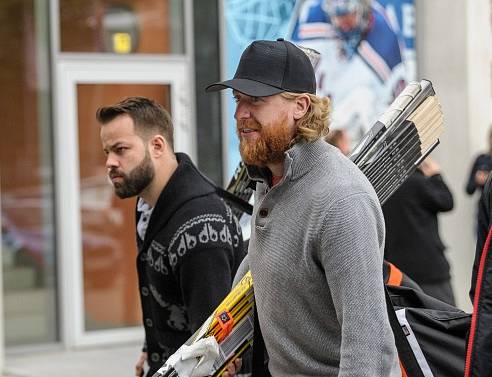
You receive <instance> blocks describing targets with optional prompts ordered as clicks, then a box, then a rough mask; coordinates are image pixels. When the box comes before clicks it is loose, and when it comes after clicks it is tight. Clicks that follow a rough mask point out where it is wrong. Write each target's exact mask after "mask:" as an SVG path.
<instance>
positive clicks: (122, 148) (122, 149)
mask: <svg viewBox="0 0 492 377" xmlns="http://www.w3.org/2000/svg"><path fill="white" fill-rule="evenodd" d="M125 149H126V148H125V147H118V148H116V153H118V154H121V153H123V152H124V151H125Z"/></svg>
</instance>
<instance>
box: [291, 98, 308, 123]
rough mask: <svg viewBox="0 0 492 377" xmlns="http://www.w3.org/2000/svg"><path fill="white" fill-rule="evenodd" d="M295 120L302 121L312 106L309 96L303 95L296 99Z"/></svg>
mask: <svg viewBox="0 0 492 377" xmlns="http://www.w3.org/2000/svg"><path fill="white" fill-rule="evenodd" d="M295 105H296V107H295V109H294V119H295V120H299V119H301V118H302V117H303V116H304V115H305V114H306V113H307V111H308V109H309V106H310V105H311V98H309V96H308V95H307V94H301V95H300V96H297V97H296V99H295Z"/></svg>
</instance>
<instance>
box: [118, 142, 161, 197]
mask: <svg viewBox="0 0 492 377" xmlns="http://www.w3.org/2000/svg"><path fill="white" fill-rule="evenodd" d="M111 174H117V175H119V176H121V177H122V178H123V182H121V183H120V182H116V183H114V192H115V194H116V195H117V196H118V197H119V198H120V199H126V198H130V197H132V196H135V195H139V194H140V193H141V192H142V191H143V190H144V189H145V188H146V187H147V186H148V185H149V184H150V183H151V182H152V180H153V179H154V175H155V171H154V167H153V166H152V161H151V160H150V155H149V153H148V152H147V151H146V153H145V157H144V159H143V160H142V162H141V163H140V164H138V165H137V166H136V167H135V168H134V169H133V170H132V171H131V172H130V173H129V174H124V173H123V172H120V171H117V170H115V171H111V172H110V176H111Z"/></svg>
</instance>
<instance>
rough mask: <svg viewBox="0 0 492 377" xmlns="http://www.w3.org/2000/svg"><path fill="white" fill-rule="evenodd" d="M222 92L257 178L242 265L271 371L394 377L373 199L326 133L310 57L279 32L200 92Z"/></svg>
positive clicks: (325, 109)
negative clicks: (230, 98)
mask: <svg viewBox="0 0 492 377" xmlns="http://www.w3.org/2000/svg"><path fill="white" fill-rule="evenodd" d="M226 88H231V89H233V95H234V97H235V99H236V111H235V114H234V117H235V119H236V122H237V134H238V137H239V139H240V152H241V156H242V159H243V161H244V162H245V163H246V164H247V165H248V173H249V175H250V176H251V177H252V178H253V179H255V180H257V186H256V192H255V204H254V211H253V216H252V224H251V225H252V226H251V229H252V232H251V239H250V243H249V253H248V258H247V263H249V268H250V269H251V272H252V274H253V280H254V284H255V299H256V308H257V312H258V320H259V325H260V328H261V332H262V334H263V339H264V343H265V347H266V351H267V352H268V356H269V360H268V373H270V374H271V375H272V376H282V377H285V376H325V377H326V376H357V377H361V376H367V377H375V376H378V377H386V376H400V375H401V373H400V369H399V366H398V361H397V352H396V347H395V343H394V338H393V334H392V331H391V328H390V325H389V321H388V318H387V312H386V304H385V296H384V288H383V277H382V269H381V266H382V263H383V249H384V220H383V216H382V212H381V208H380V205H379V201H378V198H377V197H376V194H375V192H374V190H373V188H372V187H371V185H370V183H369V182H368V181H367V179H366V178H365V176H364V175H363V174H362V173H361V172H360V170H359V169H358V168H357V167H356V166H355V165H354V164H353V163H352V162H351V161H350V160H349V159H347V158H346V157H345V156H343V155H342V153H340V151H339V150H338V149H337V148H335V147H333V146H331V145H329V144H328V143H326V142H325V141H324V140H323V136H325V135H326V133H327V131H328V123H329V121H328V118H329V100H328V99H327V98H320V97H317V96H316V82H315V76H314V71H313V67H312V65H311V63H310V61H309V58H308V57H307V55H306V54H305V53H304V52H303V51H301V50H300V49H299V48H297V47H296V46H295V45H293V44H292V43H290V42H287V41H284V40H282V39H279V40H277V41H255V42H253V43H252V44H251V45H250V46H248V47H247V48H246V50H245V51H244V52H243V54H242V56H241V60H240V62H239V66H238V68H237V71H236V74H235V75H234V78H233V79H232V80H227V81H223V82H219V83H215V84H212V85H210V86H208V87H207V91H216V90H221V89H226ZM246 268H247V267H246ZM242 270H244V266H242ZM255 344H256V343H255ZM230 369H231V370H230V372H232V373H230V374H234V372H235V371H234V367H233V366H232V365H231V368H230ZM256 375H257V374H256V373H255V376H256Z"/></svg>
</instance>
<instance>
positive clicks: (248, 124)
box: [236, 119, 262, 131]
mask: <svg viewBox="0 0 492 377" xmlns="http://www.w3.org/2000/svg"><path fill="white" fill-rule="evenodd" d="M236 128H237V130H238V131H242V130H244V129H250V130H253V131H260V130H261V129H262V126H261V124H259V123H258V122H257V121H255V120H253V119H243V120H238V121H237V122H236Z"/></svg>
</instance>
